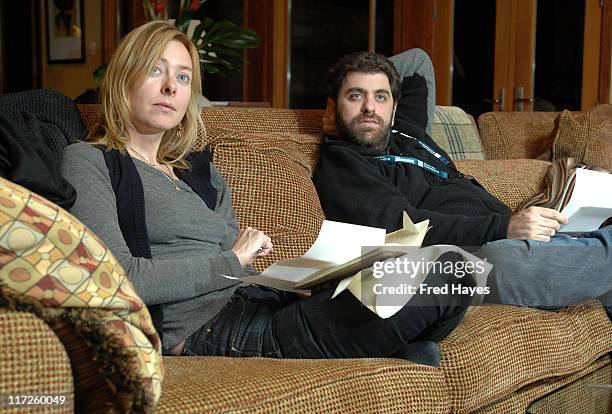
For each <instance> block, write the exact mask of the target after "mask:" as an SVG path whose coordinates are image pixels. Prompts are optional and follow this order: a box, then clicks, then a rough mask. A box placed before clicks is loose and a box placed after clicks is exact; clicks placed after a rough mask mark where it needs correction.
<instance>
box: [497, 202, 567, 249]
mask: <svg viewBox="0 0 612 414" xmlns="http://www.w3.org/2000/svg"><path fill="white" fill-rule="evenodd" d="M567 223H568V221H567V217H565V216H564V215H563V214H561V213H559V212H558V211H557V210H553V209H550V208H544V207H529V208H527V209H525V210H521V211H519V212H518V213H516V214H515V215H513V216H512V218H511V219H510V224H509V225H508V238H509V239H519V240H539V241H550V238H551V237H552V236H554V235H555V233H556V232H557V230H559V227H560V226H561V224H567Z"/></svg>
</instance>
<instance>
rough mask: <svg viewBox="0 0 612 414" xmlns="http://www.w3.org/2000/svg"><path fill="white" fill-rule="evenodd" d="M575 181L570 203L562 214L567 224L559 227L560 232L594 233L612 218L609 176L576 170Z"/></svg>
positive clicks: (596, 172)
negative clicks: (565, 217) (567, 221)
mask: <svg viewBox="0 0 612 414" xmlns="http://www.w3.org/2000/svg"><path fill="white" fill-rule="evenodd" d="M574 180H575V181H574V182H573V184H574V186H573V190H571V195H570V198H569V202H568V203H567V204H566V205H565V207H564V208H563V209H562V210H561V213H563V214H565V215H566V216H567V218H568V220H569V223H568V224H565V225H561V228H560V230H559V232H561V233H584V232H588V231H593V230H597V228H599V226H601V224H602V223H603V222H604V221H606V220H607V219H608V218H610V217H612V190H611V189H612V174H608V173H605V172H601V171H594V170H587V169H584V168H576V172H575V178H574ZM570 181H571V180H570ZM568 187H570V186H568ZM566 191H568V189H566Z"/></svg>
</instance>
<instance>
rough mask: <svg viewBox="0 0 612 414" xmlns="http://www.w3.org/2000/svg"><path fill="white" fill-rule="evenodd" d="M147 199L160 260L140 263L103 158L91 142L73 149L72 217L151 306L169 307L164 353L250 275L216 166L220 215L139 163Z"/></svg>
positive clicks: (68, 157) (69, 163) (68, 156)
mask: <svg viewBox="0 0 612 414" xmlns="http://www.w3.org/2000/svg"><path fill="white" fill-rule="evenodd" d="M134 163H135V165H136V168H137V170H138V173H139V175H140V178H141V181H142V184H143V189H144V197H145V212H144V213H145V217H146V222H147V223H149V224H148V226H147V230H148V236H149V241H150V244H151V254H152V258H151V259H147V258H142V257H133V256H132V254H131V253H130V250H129V248H128V246H127V244H126V242H125V240H124V238H123V235H122V233H121V230H120V228H119V222H118V215H117V207H116V201H115V193H114V192H113V189H112V185H111V181H110V176H109V171H108V168H107V166H106V163H105V161H104V156H103V154H102V152H101V151H100V150H99V149H97V148H94V147H92V146H90V145H89V144H86V143H77V144H73V145H70V146H68V147H67V148H66V149H65V150H64V153H63V157H62V174H63V176H64V177H65V178H66V179H67V180H68V181H69V182H70V183H71V184H72V185H73V186H74V187H75V188H76V190H77V199H76V202H75V204H74V206H73V208H72V209H71V212H72V213H73V214H74V215H75V216H77V217H78V218H79V219H80V220H81V221H82V222H83V223H84V224H86V225H87V226H88V227H89V228H90V229H91V230H92V231H93V232H94V233H95V234H96V235H98V237H100V239H102V241H103V242H104V243H105V244H106V245H107V246H108V248H109V249H110V250H111V251H112V252H113V254H114V255H115V256H116V258H117V259H118V260H119V262H120V263H121V265H122V266H123V267H124V269H125V271H126V273H127V275H128V278H129V279H130V281H131V282H132V284H133V285H134V287H135V289H136V291H137V292H138V294H139V295H140V296H141V297H142V299H143V300H144V302H145V303H146V304H148V305H157V304H161V305H162V308H163V312H164V325H163V326H164V327H163V333H164V346H165V347H166V348H171V347H173V346H174V345H176V344H177V343H179V342H181V341H182V340H184V339H186V338H187V337H188V336H189V335H191V334H192V333H193V332H195V330H197V329H198V328H199V327H201V326H202V325H203V324H204V323H206V322H207V321H208V320H210V319H211V318H212V317H213V316H215V315H216V314H217V313H218V312H219V311H220V310H221V308H222V307H223V306H224V305H225V303H226V302H227V301H228V300H229V298H230V297H231V295H232V294H233V292H234V290H235V288H236V282H235V281H232V280H229V279H227V278H224V277H223V276H222V275H228V276H240V275H242V274H243V273H244V271H243V269H242V268H241V267H240V263H239V261H238V258H237V257H236V255H235V254H234V253H233V252H232V251H231V247H232V245H233V242H234V240H235V238H236V234H237V231H238V228H237V224H236V218H235V215H234V211H233V208H232V205H231V194H230V190H229V188H228V187H227V185H226V183H225V181H224V180H223V178H222V177H221V175H220V174H219V172H218V171H217V170H216V168H215V167H214V166H213V165H212V164H211V167H210V168H211V171H210V172H211V182H212V184H213V186H214V187H215V189H217V202H216V205H215V208H214V209H213V210H211V209H209V208H208V207H207V206H206V204H205V203H204V201H203V200H202V199H201V198H200V197H199V196H198V195H197V194H196V193H194V192H193V190H192V189H191V188H190V187H189V186H188V185H187V184H186V183H185V182H183V181H180V180H179V181H177V182H176V184H177V185H178V187H179V188H180V190H179V191H177V190H176V189H175V184H174V183H172V182H171V181H170V179H169V178H168V177H167V176H166V175H164V174H163V173H162V172H161V171H159V170H157V169H155V168H153V167H150V166H148V165H147V164H145V163H143V162H141V161H139V160H134Z"/></svg>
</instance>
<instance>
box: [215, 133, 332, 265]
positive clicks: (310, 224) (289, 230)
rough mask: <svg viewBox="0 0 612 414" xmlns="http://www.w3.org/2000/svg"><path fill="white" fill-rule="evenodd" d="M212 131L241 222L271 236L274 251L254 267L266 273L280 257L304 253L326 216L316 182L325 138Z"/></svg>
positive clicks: (221, 170) (217, 157)
mask: <svg viewBox="0 0 612 414" xmlns="http://www.w3.org/2000/svg"><path fill="white" fill-rule="evenodd" d="M208 134H209V135H208V139H209V145H210V146H211V149H212V151H213V162H214V163H215V165H216V167H217V168H218V169H219V171H220V172H221V174H222V175H223V177H225V179H226V181H227V183H228V185H229V186H230V188H231V189H232V200H233V205H234V208H235V210H236V215H237V217H238V221H239V223H240V226H241V227H245V226H251V227H254V228H257V229H260V230H262V231H264V232H265V233H266V234H268V235H269V236H270V237H271V238H272V243H273V244H274V251H273V253H272V254H271V255H269V256H268V257H265V258H262V259H259V260H257V261H255V263H254V267H255V268H256V269H257V270H259V271H261V270H263V269H265V268H266V267H267V266H269V265H270V264H272V263H273V262H275V261H277V260H281V259H287V258H293V257H297V256H301V255H302V254H304V253H305V252H306V250H308V248H310V246H311V245H312V244H313V243H314V241H315V240H316V238H317V236H318V234H319V230H320V228H321V224H322V223H323V219H324V216H323V211H322V209H321V204H320V203H319V197H318V196H317V191H316V190H315V188H314V185H313V183H312V180H311V177H312V171H313V168H314V165H315V163H316V160H317V157H318V145H319V143H320V140H321V138H320V137H319V136H315V135H308V134H247V133H244V132H237V131H231V130H227V129H220V128H209V129H208Z"/></svg>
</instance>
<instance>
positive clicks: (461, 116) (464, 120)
mask: <svg viewBox="0 0 612 414" xmlns="http://www.w3.org/2000/svg"><path fill="white" fill-rule="evenodd" d="M432 138H433V140H434V141H436V143H437V144H438V145H440V147H442V149H443V150H444V151H446V152H447V153H448V155H449V156H450V157H451V158H452V159H453V160H484V158H485V157H484V151H483V149H482V143H481V142H480V135H479V134H478V129H476V123H475V122H474V118H472V116H471V115H469V114H467V113H466V112H465V111H464V110H463V109H461V108H458V107H456V106H436V108H435V115H434V124H433V132H432Z"/></svg>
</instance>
